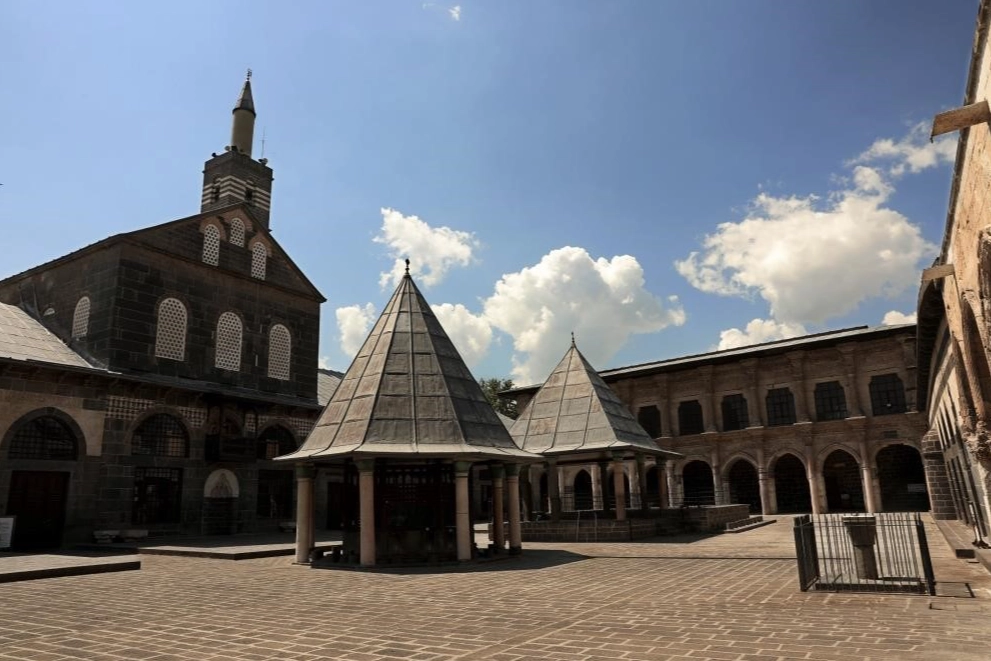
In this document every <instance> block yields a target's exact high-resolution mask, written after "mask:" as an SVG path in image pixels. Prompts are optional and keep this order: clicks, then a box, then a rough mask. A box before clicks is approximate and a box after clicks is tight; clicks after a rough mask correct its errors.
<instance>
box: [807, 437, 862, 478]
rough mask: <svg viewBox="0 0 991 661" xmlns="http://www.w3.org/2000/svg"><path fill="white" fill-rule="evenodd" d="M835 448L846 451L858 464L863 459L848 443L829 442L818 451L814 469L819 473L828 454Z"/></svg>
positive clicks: (824, 464) (835, 449) (823, 467)
mask: <svg viewBox="0 0 991 661" xmlns="http://www.w3.org/2000/svg"><path fill="white" fill-rule="evenodd" d="M837 450H840V451H842V452H846V453H847V454H848V455H850V456H851V457H853V460H854V461H855V462H856V463H857V465H858V466H859V465H860V462H861V461H862V459H863V457H861V456H860V452H858V451H857V450H855V449H854V448H852V447H850V446H849V445H846V444H844V443H830V444H829V445H827V446H826V447H824V448H823V449H822V450H820V451H819V455H818V458H817V459H816V470H817V471H819V472H820V473H821V472H822V471H823V470H824V469H825V467H826V460H827V459H829V457H830V455H832V454H833V453H834V452H836V451H837Z"/></svg>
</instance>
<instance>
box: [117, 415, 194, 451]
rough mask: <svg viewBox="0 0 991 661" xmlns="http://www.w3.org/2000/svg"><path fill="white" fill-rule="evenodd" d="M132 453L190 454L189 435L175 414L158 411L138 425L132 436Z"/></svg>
mask: <svg viewBox="0 0 991 661" xmlns="http://www.w3.org/2000/svg"><path fill="white" fill-rule="evenodd" d="M131 454H137V455H145V456H152V457H187V456H189V436H188V435H187V434H186V428H185V427H183V426H182V423H180V422H179V421H178V420H177V419H176V418H175V416H171V415H169V414H168V413H156V414H155V415H152V416H149V417H148V418H147V419H146V420H145V421H144V422H142V423H141V424H140V425H138V428H137V429H135V430H134V434H133V435H132V436H131Z"/></svg>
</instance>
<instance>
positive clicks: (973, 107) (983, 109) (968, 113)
mask: <svg viewBox="0 0 991 661" xmlns="http://www.w3.org/2000/svg"><path fill="white" fill-rule="evenodd" d="M988 121H991V109H989V108H988V102H987V100H986V99H985V100H984V101H978V102H977V103H972V104H970V105H969V106H963V107H962V108H954V109H953V110H947V111H946V112H941V113H939V114H938V115H936V117H934V118H933V128H932V133H930V134H929V140H930V142H931V141H932V139H933V138H935V137H936V136H937V135H943V134H944V133H949V132H950V131H959V130H960V129H965V128H967V127H969V126H974V125H975V124H980V123H982V122H988Z"/></svg>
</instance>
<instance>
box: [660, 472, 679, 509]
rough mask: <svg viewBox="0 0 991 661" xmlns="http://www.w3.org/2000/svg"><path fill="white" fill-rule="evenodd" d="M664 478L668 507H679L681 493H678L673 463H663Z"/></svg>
mask: <svg viewBox="0 0 991 661" xmlns="http://www.w3.org/2000/svg"><path fill="white" fill-rule="evenodd" d="M664 478H665V482H667V485H668V507H679V506H680V505H681V504H682V500H681V492H680V491H678V478H677V476H675V474H674V463H673V462H670V461H667V462H665V463H664Z"/></svg>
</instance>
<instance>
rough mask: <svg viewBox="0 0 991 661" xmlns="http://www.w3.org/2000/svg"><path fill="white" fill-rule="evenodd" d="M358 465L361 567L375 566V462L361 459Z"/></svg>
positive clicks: (357, 462)
mask: <svg viewBox="0 0 991 661" xmlns="http://www.w3.org/2000/svg"><path fill="white" fill-rule="evenodd" d="M355 463H356V464H357V465H358V503H359V512H360V516H361V521H360V526H361V549H360V557H361V566H362V567H373V566H375V460H374V459H362V460H361V461H356V462H355Z"/></svg>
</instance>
